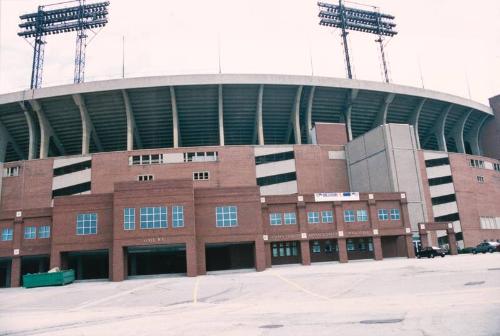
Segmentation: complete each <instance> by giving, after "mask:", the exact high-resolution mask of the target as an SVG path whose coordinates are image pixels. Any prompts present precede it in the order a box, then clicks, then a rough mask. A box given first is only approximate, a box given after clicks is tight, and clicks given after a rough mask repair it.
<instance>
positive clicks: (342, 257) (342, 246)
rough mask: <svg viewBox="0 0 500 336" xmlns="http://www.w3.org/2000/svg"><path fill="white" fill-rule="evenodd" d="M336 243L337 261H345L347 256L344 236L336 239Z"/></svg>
mask: <svg viewBox="0 0 500 336" xmlns="http://www.w3.org/2000/svg"><path fill="white" fill-rule="evenodd" d="M337 244H338V246H339V262H341V263H346V262H348V260H349V258H348V257H347V242H346V239H345V238H339V239H337Z"/></svg>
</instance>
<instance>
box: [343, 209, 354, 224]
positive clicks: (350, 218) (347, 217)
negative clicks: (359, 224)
mask: <svg viewBox="0 0 500 336" xmlns="http://www.w3.org/2000/svg"><path fill="white" fill-rule="evenodd" d="M344 222H346V223H352V222H354V210H344Z"/></svg>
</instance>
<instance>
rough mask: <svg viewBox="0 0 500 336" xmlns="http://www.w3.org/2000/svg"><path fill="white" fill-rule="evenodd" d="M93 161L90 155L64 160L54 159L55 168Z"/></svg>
mask: <svg viewBox="0 0 500 336" xmlns="http://www.w3.org/2000/svg"><path fill="white" fill-rule="evenodd" d="M90 159H92V157H91V156H90V155H88V156H77V157H69V158H62V159H54V166H53V168H54V169H56V168H61V167H65V166H69V165H72V164H75V163H80V162H83V161H88V160H90Z"/></svg>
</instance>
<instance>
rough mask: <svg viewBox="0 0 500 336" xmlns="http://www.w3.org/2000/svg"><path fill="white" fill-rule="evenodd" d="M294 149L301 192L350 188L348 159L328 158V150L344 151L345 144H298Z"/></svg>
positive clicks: (334, 190)
mask: <svg viewBox="0 0 500 336" xmlns="http://www.w3.org/2000/svg"><path fill="white" fill-rule="evenodd" d="M294 150H295V167H296V171H297V185H298V192H299V194H310V193H319V192H338V191H348V190H349V180H348V178H347V165H346V161H345V160H330V159H329V158H328V151H343V150H344V147H343V146H314V145H297V146H294Z"/></svg>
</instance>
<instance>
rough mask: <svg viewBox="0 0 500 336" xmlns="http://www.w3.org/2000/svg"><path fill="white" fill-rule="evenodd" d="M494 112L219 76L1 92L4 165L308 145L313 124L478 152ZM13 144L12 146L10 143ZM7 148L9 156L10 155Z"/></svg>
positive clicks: (306, 81) (343, 86)
mask: <svg viewBox="0 0 500 336" xmlns="http://www.w3.org/2000/svg"><path fill="white" fill-rule="evenodd" d="M491 117H493V112H492V109H491V108H490V107H488V106H486V105H483V104H480V103H477V102H474V101H471V100H468V99H465V98H462V97H457V96H453V95H449V94H445V93H441V92H436V91H431V90H424V89H420V88H414V87H408V86H402V85H395V84H387V83H379V82H371V81H361V80H349V79H343V78H325V77H312V76H290V75H258V74H249V75H245V74H215V75H183V76H158V77H142V78H125V79H115V80H107V81H97V82H88V83H82V84H72V85H63V86H56V87H47V88H41V89H36V90H25V91H20V92H14V93H8V94H4V95H0V161H1V160H2V159H3V157H2V154H4V156H5V159H6V160H5V161H12V160H18V159H23V158H37V157H46V156H47V155H48V156H58V155H70V154H80V153H83V154H86V153H87V152H100V151H115V150H124V149H129V150H130V149H132V148H133V149H139V148H159V147H178V146H184V147H188V146H203V145H220V144H224V145H245V144H247V145H249V144H288V143H308V142H310V141H311V139H310V132H309V131H310V128H311V127H312V125H313V124H314V122H345V123H346V124H347V125H348V130H349V133H350V137H351V138H354V137H357V136H359V135H361V134H363V133H364V132H366V131H368V130H370V129H372V128H374V127H376V126H378V125H380V124H383V123H390V122H392V123H409V124H412V125H414V126H415V129H416V130H418V132H417V134H418V136H419V138H420V143H421V144H422V147H423V148H428V149H437V150H449V151H458V152H464V151H465V147H467V146H469V147H470V148H471V149H470V151H471V152H474V153H475V154H476V153H477V154H479V153H480V148H479V144H478V140H477V139H478V137H479V133H480V129H481V126H482V125H483V123H484V122H485V120H486V119H488V118H491ZM7 143H8V145H7ZM2 146H4V147H5V148H4V150H3V151H4V152H5V153H2Z"/></svg>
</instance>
